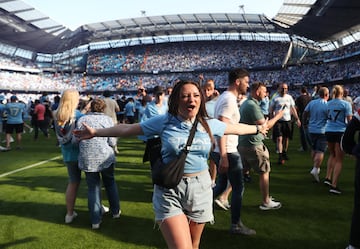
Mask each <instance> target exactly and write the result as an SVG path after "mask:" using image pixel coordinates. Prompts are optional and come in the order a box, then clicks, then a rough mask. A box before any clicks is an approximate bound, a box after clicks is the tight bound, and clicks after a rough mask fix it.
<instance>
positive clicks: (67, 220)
mask: <svg viewBox="0 0 360 249" xmlns="http://www.w3.org/2000/svg"><path fill="white" fill-rule="evenodd" d="M77 216H78V214H77V213H76V212H75V211H73V214H72V215H68V214H66V215H65V223H66V224H69V223H71V222H73V221H74V219H75V218H76V217H77Z"/></svg>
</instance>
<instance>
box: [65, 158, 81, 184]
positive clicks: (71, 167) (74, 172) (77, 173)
mask: <svg viewBox="0 0 360 249" xmlns="http://www.w3.org/2000/svg"><path fill="white" fill-rule="evenodd" d="M64 163H65V165H66V167H67V171H68V175H69V183H77V182H80V181H81V170H80V169H79V167H78V162H77V161H76V162H64Z"/></svg>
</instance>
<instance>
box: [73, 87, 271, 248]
mask: <svg viewBox="0 0 360 249" xmlns="http://www.w3.org/2000/svg"><path fill="white" fill-rule="evenodd" d="M168 106H169V110H168V113H167V114H165V115H158V116H156V117H153V118H151V119H148V120H146V121H145V122H142V123H140V124H139V123H137V124H119V125H117V126H114V127H111V128H107V129H94V128H91V127H90V126H88V125H87V124H85V123H84V124H83V126H84V128H85V129H83V130H77V131H75V134H76V135H77V136H79V138H80V139H89V138H92V137H94V136H100V137H107V136H119V137H124V136H134V135H142V134H145V135H146V136H153V135H159V136H160V138H161V142H162V148H161V156H162V159H163V162H164V163H168V162H170V161H172V160H174V159H175V158H176V157H177V155H178V154H179V153H180V152H181V150H182V149H183V148H184V146H185V144H186V141H187V139H188V137H189V133H190V129H191V127H192V124H193V123H194V121H195V119H198V121H199V124H198V126H197V129H196V132H195V137H194V140H193V142H192V145H191V147H190V152H189V154H188V155H187V157H186V162H185V170H184V177H183V179H182V180H181V181H180V183H179V184H178V186H176V187H175V188H173V189H167V188H164V187H161V186H158V185H154V194H153V207H154V211H155V220H156V222H157V223H158V225H159V226H160V230H161V232H162V234H163V236H164V238H165V241H166V243H167V246H168V248H199V245H200V239H201V234H202V232H203V229H204V227H205V223H206V222H212V221H213V220H214V216H213V212H212V206H213V203H212V201H213V197H212V195H213V193H212V187H211V179H210V174H209V171H208V164H207V160H208V155H209V152H210V150H211V147H212V145H213V141H214V138H213V137H214V136H218V137H221V136H223V135H225V134H234V135H243V134H256V133H257V132H262V133H266V132H267V130H268V127H267V123H265V124H264V125H262V126H256V125H246V124H241V123H236V124H226V123H224V122H221V121H220V120H217V119H210V118H208V116H207V113H206V109H205V97H204V95H203V94H202V91H201V88H200V85H199V84H198V83H196V82H193V81H179V82H178V83H177V84H176V85H175V86H174V89H173V92H172V94H171V95H170V97H169V102H168Z"/></svg>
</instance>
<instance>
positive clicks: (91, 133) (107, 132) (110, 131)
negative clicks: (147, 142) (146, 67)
mask: <svg viewBox="0 0 360 249" xmlns="http://www.w3.org/2000/svg"><path fill="white" fill-rule="evenodd" d="M81 125H82V126H83V128H84V129H78V130H74V131H73V133H74V135H75V136H76V137H78V138H79V139H80V140H84V139H90V138H93V137H129V136H135V135H143V131H142V129H141V126H140V124H139V123H136V124H118V125H115V126H113V127H110V128H105V129H94V128H92V127H90V126H88V125H87V124H86V123H82V124H81Z"/></svg>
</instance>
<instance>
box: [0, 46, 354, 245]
mask: <svg viewBox="0 0 360 249" xmlns="http://www.w3.org/2000/svg"><path fill="white" fill-rule="evenodd" d="M249 44H250V43H249ZM167 46H168V45H164V46H163V47H162V49H159V50H158V48H157V47H155V46H154V47H151V48H148V49H143V50H137V51H134V50H132V49H131V48H128V50H126V52H127V53H124V54H118V53H105V52H100V53H95V54H91V55H89V61H88V62H89V65H90V67H89V69H90V68H91V70H93V73H96V72H97V71H96V70H100V71H102V72H109V73H117V72H118V71H112V70H119V69H120V70H121V72H129V71H130V72H131V71H138V70H139V71H143V72H146V71H151V72H154V71H157V70H169V71H171V70H173V69H174V70H179V71H186V70H188V69H191V70H196V69H198V68H197V66H199V65H200V66H199V68H200V69H201V68H203V67H204V66H205V67H208V68H217V67H218V66H219V65H220V64H219V62H221V61H223V57H221V56H224V54H227V53H230V52H234V51H233V50H234V49H238V50H236V52H235V53H233V54H234V55H236V56H235V57H242V56H244V54H246V51H247V52H249V54H251V55H252V56H254V54H255V55H256V56H254V57H252V58H254V59H259V60H261V58H262V56H261V55H257V53H255V52H254V51H252V50H251V47H250V45H249V47H247V46H246V45H244V46H243V47H241V48H237V47H234V45H233V44H232V43H231V44H230V46H229V48H230V50H227V49H229V48H228V47H226V48H224V50H222V51H220V52H219V54H217V53H214V51H216V49H214V50H211V49H210V51H208V50H199V54H201V55H202V56H200V57H199V55H198V54H193V55H192V56H194V57H189V58H183V57H181V56H182V53H183V52H184V50H185V51H186V50H187V49H189V51H193V50H194V49H195V47H196V46H195V45H193V44H190V45H187V46H185V45H184V47H179V48H178V49H176V50H172V49H173V47H170V48H168V47H167ZM192 46H194V47H192ZM214 46H215V45H214ZM210 47H211V46H210ZM283 47H284V46H283ZM207 49H209V47H208V48H207ZM281 49H283V48H280V47H279V50H281ZM169 51H172V55H173V57H174V58H176V59H172V58H171V57H169V55H170V54H171V53H170V52H169ZM349 51H351V52H350V53H353V48H352V49H349ZM271 53H273V51H269V52H268V53H267V52H264V56H265V59H266V58H267V57H266V56H267V55H268V54H271ZM279 53H280V54H281V53H285V52H284V51H283V52H279ZM189 54H190V53H189ZM162 56H163V57H162ZM197 56H198V57H197ZM257 56H258V57H257ZM334 56H339V55H338V54H336V55H334ZM244 58H248V57H247V56H244ZM262 59H264V58H262ZM282 60H283V58H282V57H279V58H275V59H274V58H273V57H271V56H269V58H268V60H263V61H264V63H265V64H264V65H263V66H266V65H270V64H271V63H280V64H281V61H282ZM172 61H173V62H174V63H175V62H176V63H177V64H172ZM193 61H196V62H198V63H199V65H197V64H193V63H192V62H193ZM245 61H246V60H245ZM271 61H272V62H271ZM178 62H181V63H178ZM164 63H165V64H164ZM249 63H250V62H249ZM249 63H248V64H249ZM266 63H270V64H266ZM235 65H239V64H237V63H235V64H229V65H221V68H223V67H224V66H226V67H229V68H231V67H233V66H235ZM249 65H250V64H249ZM251 65H252V64H251ZM255 65H258V64H255ZM156 66H159V68H157V67H156ZM114 68H115V69H114ZM359 68H360V67H359V62H358V61H336V62H333V63H323V64H308V65H301V66H300V65H297V66H292V67H288V68H286V67H285V68H283V69H279V70H275V71H274V70H272V71H270V70H269V71H254V72H249V71H247V70H245V69H233V70H230V71H229V72H219V73H214V72H213V73H206V72H204V73H201V74H199V73H177V74H175V73H172V74H170V73H169V74H153V75H146V76H145V75H142V74H138V75H137V74H134V75H126V74H124V75H121V76H119V75H117V76H110V75H109V76H92V75H86V76H84V75H77V74H72V75H70V74H69V75H65V74H56V75H50V74H49V75H45V74H41V75H39V74H31V73H25V74H24V73H20V72H8V71H6V72H3V71H1V72H0V82H4V86H6V87H9V88H10V89H22V90H25V89H31V90H34V89H37V90H41V89H43V88H42V87H40V88H37V86H38V85H37V84H34V82H38V83H39V85H43V84H47V83H48V82H49V84H48V87H50V88H52V87H54V89H62V90H64V91H63V93H62V94H61V97H60V96H59V95H53V96H47V95H46V94H44V95H39V94H38V95H31V96H29V95H27V94H21V95H20V94H19V95H14V94H12V93H7V94H2V95H0V97H1V98H0V101H1V103H0V114H1V117H2V119H1V121H2V122H1V123H0V124H1V126H2V127H1V128H3V130H4V131H5V134H6V137H5V140H6V146H5V147H1V148H0V149H1V150H2V151H9V150H10V149H12V148H11V140H12V139H13V138H12V135H13V134H14V133H15V135H16V137H15V142H16V149H19V150H20V149H22V148H23V146H22V141H21V134H22V133H23V131H24V127H25V124H27V123H29V122H27V121H28V120H27V118H29V119H31V120H32V121H30V124H31V126H29V127H30V128H29V131H30V129H34V130H35V132H34V141H36V140H37V139H39V131H41V132H42V133H43V135H44V137H46V138H47V137H49V132H48V129H50V128H51V127H53V128H54V129H55V131H56V135H57V140H58V143H59V146H60V147H61V151H62V155H63V159H64V164H65V165H66V167H67V170H68V177H69V182H68V185H67V189H66V193H65V196H66V198H65V200H66V210H67V211H66V215H65V223H72V222H73V221H74V219H75V218H76V217H77V215H78V214H77V213H76V211H75V206H76V205H75V203H76V195H77V190H78V188H79V184H80V181H81V172H82V171H83V172H85V177H86V183H87V186H88V208H89V214H90V222H91V227H92V229H99V228H100V225H101V222H102V216H103V215H105V214H106V213H108V212H109V213H111V215H112V217H113V218H119V217H120V214H121V209H120V198H119V194H121V193H119V192H118V189H117V184H116V181H115V175H114V167H115V163H116V156H115V155H116V153H119V151H117V139H116V138H115V137H126V136H135V135H136V136H139V138H140V139H142V140H144V141H145V142H146V150H145V152H144V161H150V163H151V164H153V163H154V161H155V159H156V158H158V157H162V159H163V160H164V162H170V161H171V160H173V159H175V158H176V156H177V155H178V154H179V151H181V149H182V148H183V147H184V146H185V144H186V141H187V138H188V135H189V132H190V129H191V127H192V125H193V124H194V123H196V124H197V122H198V124H197V129H196V132H195V138H196V139H195V140H194V142H193V145H192V147H193V148H197V149H196V150H194V151H192V150H191V148H192V147H190V152H189V154H188V156H187V160H186V163H185V170H184V177H183V179H182V180H181V182H180V183H179V184H178V185H177V186H176V187H175V188H174V189H168V188H164V187H162V186H158V185H156V184H155V185H154V192H153V207H154V211H155V220H156V223H157V224H158V225H159V228H160V230H161V232H162V234H163V237H164V239H165V241H166V243H167V245H168V247H169V248H182V247H188V248H199V245H200V241H201V235H202V232H203V229H204V227H205V223H208V222H213V221H214V215H213V203H215V204H217V205H219V206H220V207H221V208H223V209H225V210H230V212H231V215H230V225H229V228H230V229H229V230H230V232H231V233H232V234H243V235H255V234H256V230H255V229H253V228H249V227H247V226H246V225H245V224H244V223H243V221H242V219H241V212H242V198H243V195H244V194H246V193H244V182H245V181H246V179H251V178H250V173H251V171H252V170H253V171H255V172H256V173H258V174H259V189H260V193H261V198H259V200H260V201H259V202H260V203H259V209H260V210H276V209H279V208H282V204H281V202H280V201H279V200H276V199H275V198H274V197H273V196H272V195H270V172H271V167H270V156H273V155H271V154H270V153H269V150H268V149H267V147H266V146H265V144H264V139H266V138H268V135H267V133H268V130H269V129H272V139H273V141H274V144H275V147H276V151H277V156H278V164H280V165H284V164H286V161H287V160H289V157H291V155H289V153H288V147H289V143H290V142H291V138H292V136H293V132H294V124H296V125H297V126H298V127H299V130H300V138H301V147H300V148H299V150H301V151H308V150H310V151H311V159H312V161H313V165H312V167H311V169H310V172H309V173H310V175H311V176H312V177H313V179H314V181H315V182H316V183H319V182H323V183H324V184H326V185H328V186H329V193H331V194H334V195H341V194H342V190H341V188H340V187H341V186H339V185H341V178H340V175H341V170H342V163H343V158H344V153H345V152H346V153H353V154H355V156H358V155H357V154H356V153H357V151H355V152H353V151H349V150H348V151H345V152H344V150H343V148H342V147H343V146H344V145H343V144H342V137H343V135H344V134H347V131H348V124H352V128H353V129H356V128H358V127H357V125H358V122H357V123H356V122H355V121H352V119H353V116H355V118H356V117H357V116H359V111H360V106H359V105H358V103H359V102H360V101H359V98H356V97H358V96H360V89H359V86H358V85H357V84H352V85H350V87H351V88H350V87H349V86H341V85H334V86H332V87H331V88H330V86H329V85H327V84H326V83H328V82H330V81H333V80H339V79H344V78H346V79H348V78H352V77H355V76H358V75H360V70H359ZM107 70H109V71H107ZM139 75H140V76H139ZM52 77H53V78H52ZM182 77H185V78H189V80H180V78H182ZM54 78H56V81H55V82H61V84H60V83H59V85H57V83H55V85H54V84H53V83H50V82H53V81H52V80H53V79H54ZM44 79H46V80H44ZM47 80H49V81H47ZM23 81H24V82H23ZM12 82H16V83H12ZM44 82H45V83H44ZM104 82H106V83H104ZM198 82H200V83H198ZM278 82H282V83H280V84H277V83H278ZM304 82H307V83H313V84H314V85H316V89H314V90H312V92H311V93H310V91H311V90H310V88H307V87H305V86H304V87H302V88H301V91H300V92H290V91H289V90H290V88H291V87H292V86H294V85H296V84H300V83H304ZM320 82H321V83H323V84H317V83H320ZM324 82H325V84H324ZM22 83H24V84H25V85H22ZM275 83H276V84H277V88H276V91H275V92H273V93H271V95H270V96H269V97H268V101H267V102H265V101H264V100H265V99H266V98H267V95H268V92H269V91H270V89H273V87H271V86H273V85H275ZM315 83H316V84H315ZM1 84H3V83H1ZM15 85H16V87H15ZM33 85H34V86H33ZM318 85H319V86H318ZM25 86H26V87H25ZM310 86H311V84H310V85H308V87H310ZM11 87H14V88H11ZM119 88H121V89H123V88H125V89H126V88H128V89H136V90H137V91H136V93H135V94H127V95H125V94H118V95H114V96H112V94H111V92H110V91H109V90H116V89H119ZM248 88H249V89H250V93H249V94H247V90H248ZM89 89H91V90H94V89H96V90H105V91H104V92H103V96H101V97H99V96H96V95H90V96H81V95H80V93H79V92H80V91H83V90H89ZM216 89H219V91H217V90H216ZM220 89H221V90H220ZM151 94H152V96H151ZM351 97H352V98H351ZM22 98H23V99H22ZM355 98H356V100H357V101H355ZM353 99H354V100H353ZM5 100H7V103H5ZM22 100H23V101H22ZM51 102H54V103H51ZM53 104H54V105H53ZM14 110H16V111H14ZM358 119H360V118H358ZM195 120H196V122H195ZM115 124H117V125H115ZM353 126H355V128H354V127H353ZM154 146H160V147H161V150H160V154H158V155H153V154H152V151H154ZM212 147H214V150H212V149H211V148H212ZM356 148H357V147H356ZM99 150H100V151H101V153H98V151H99ZM325 153H329V157H328V160H327V162H326V174H324V175H323V177H320V176H321V174H320V169H321V166H322V163H323V160H324V157H325ZM209 155H210V158H209ZM356 172H357V173H356V176H357V177H358V172H359V169H358V162H357V168H356ZM322 179H323V180H322ZM101 180H102V184H103V185H104V186H105V190H106V194H107V197H108V200H109V208H108V207H106V206H104V205H103V204H102V199H103V198H102V196H101V191H100V189H101ZM358 181H359V179H358V178H355V182H356V184H357V185H355V186H356V191H357V192H356V193H358V191H359V186H358ZM225 192H227V193H226V194H225ZM230 192H231V199H230V201H229V200H228V196H229V193H230ZM189 193H191V195H189ZM222 195H224V196H225V197H221V196H222ZM189 196H191V197H189ZM220 197H221V198H220ZM189 203H192V204H191V205H189ZM185 204H186V205H185ZM358 213H359V200H358V198H357V197H356V196H355V203H354V215H353V220H352V226H351V238H350V242H349V243H350V244H349V247H348V248H349V249H353V248H355V249H356V248H360V243H359V241H358V239H356V236H354V234H359V232H360V231H359V224H358V223H359V219H358Z"/></svg>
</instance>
